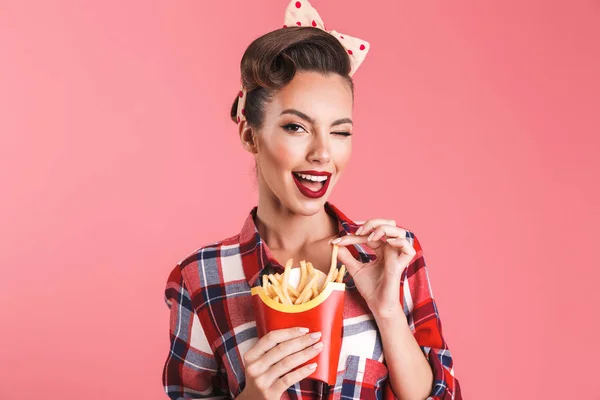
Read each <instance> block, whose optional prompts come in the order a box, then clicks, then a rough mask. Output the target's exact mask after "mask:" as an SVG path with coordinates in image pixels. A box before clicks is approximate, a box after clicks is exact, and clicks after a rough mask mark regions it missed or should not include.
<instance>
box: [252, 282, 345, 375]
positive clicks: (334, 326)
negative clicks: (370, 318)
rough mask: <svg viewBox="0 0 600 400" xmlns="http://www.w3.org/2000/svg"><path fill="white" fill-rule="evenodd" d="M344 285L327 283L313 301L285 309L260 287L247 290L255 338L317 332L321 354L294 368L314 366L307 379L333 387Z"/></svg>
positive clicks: (336, 365) (341, 319)
mask: <svg viewBox="0 0 600 400" xmlns="http://www.w3.org/2000/svg"><path fill="white" fill-rule="evenodd" d="M345 290H346V284H345V283H338V282H328V283H327V285H326V286H325V289H324V290H323V291H322V292H321V293H320V294H319V295H318V296H317V297H315V298H314V299H312V300H310V301H308V302H306V303H304V304H298V305H286V304H281V303H278V302H276V301H275V300H273V299H271V298H270V297H269V296H268V295H267V294H266V293H265V291H264V289H263V287H262V286H256V287H253V288H252V289H251V293H252V301H253V305H254V311H255V314H256V328H257V331H258V337H259V338H261V337H263V336H264V335H265V334H266V333H267V332H270V331H272V330H275V329H285V328H293V327H306V328H308V329H309V330H310V332H321V339H320V341H321V342H323V350H321V352H320V353H319V354H318V355H317V356H316V357H314V358H312V359H310V360H308V361H307V362H306V363H304V364H302V365H300V366H299V367H298V368H300V367H302V366H304V365H307V364H311V363H313V362H316V363H317V368H316V369H315V371H314V372H313V373H312V374H310V375H309V376H308V378H311V379H317V380H320V381H323V382H326V383H327V384H329V385H333V384H335V378H336V374H337V367H338V360H339V356H340V350H341V347H342V334H343V314H344V295H345Z"/></svg>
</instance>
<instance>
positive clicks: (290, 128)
mask: <svg viewBox="0 0 600 400" xmlns="http://www.w3.org/2000/svg"><path fill="white" fill-rule="evenodd" d="M296 128H300V129H302V130H304V128H303V127H301V126H300V125H298V124H287V125H284V126H283V129H285V130H286V131H289V132H293V133H299V131H297V130H296Z"/></svg>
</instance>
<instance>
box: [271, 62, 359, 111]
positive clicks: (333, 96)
mask: <svg viewBox="0 0 600 400" xmlns="http://www.w3.org/2000/svg"><path fill="white" fill-rule="evenodd" d="M268 108H270V110H269V111H271V112H274V113H277V115H279V113H280V112H281V111H283V110H285V109H288V108H295V109H297V110H299V111H302V112H304V113H305V114H308V115H309V116H311V117H313V118H315V119H316V120H319V119H337V118H342V117H351V114H352V91H351V90H350V85H349V84H348V82H347V81H346V80H345V79H344V78H343V77H341V76H339V75H338V74H329V75H323V74H321V73H318V72H304V71H303V72H298V73H296V75H295V76H294V78H293V79H292V80H291V81H290V83H288V84H287V85H286V86H285V87H284V88H282V89H281V90H279V91H278V92H277V93H276V94H275V96H274V97H273V101H272V102H271V104H270V106H269V107H268Z"/></svg>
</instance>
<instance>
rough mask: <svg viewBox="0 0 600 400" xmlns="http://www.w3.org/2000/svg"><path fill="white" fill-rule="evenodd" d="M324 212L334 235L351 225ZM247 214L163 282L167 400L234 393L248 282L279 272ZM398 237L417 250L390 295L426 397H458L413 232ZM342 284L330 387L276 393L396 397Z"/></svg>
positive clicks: (362, 252) (360, 306)
mask: <svg viewBox="0 0 600 400" xmlns="http://www.w3.org/2000/svg"><path fill="white" fill-rule="evenodd" d="M325 209H326V211H327V212H328V213H329V214H330V215H332V216H334V217H335V218H336V219H337V220H338V227H339V229H340V234H341V235H346V234H350V233H354V232H355V231H356V230H357V229H358V225H357V224H355V223H354V222H352V221H351V220H350V219H348V218H347V217H346V216H345V215H344V214H342V213H341V212H340V211H339V210H338V209H337V208H336V207H335V206H334V205H332V204H331V203H326V204H325ZM256 211H257V207H254V208H253V209H252V211H251V212H250V215H249V216H248V217H247V219H246V222H245V223H244V226H243V227H242V230H241V232H240V233H239V234H237V235H236V236H233V237H231V238H228V239H225V240H222V241H220V242H217V243H214V244H210V245H207V246H205V247H202V248H200V249H198V250H196V251H195V252H193V253H192V254H191V255H189V256H188V257H186V258H185V259H184V260H183V261H181V262H180V263H178V264H177V265H176V266H175V268H174V269H173V270H172V272H171V274H170V276H169V278H168V281H167V285H166V290H165V300H166V302H167V305H168V306H169V309H170V343H171V345H170V349H169V356H168V358H167V361H166V363H165V366H164V369H163V377H162V378H163V385H164V389H165V392H166V393H167V394H168V395H169V397H170V398H171V399H203V398H210V399H232V398H235V397H237V396H238V395H239V394H240V392H241V391H242V390H243V389H244V386H245V375H244V362H243V355H244V354H245V352H246V351H248V350H249V349H250V348H251V347H252V346H254V344H255V343H256V342H257V341H258V338H257V331H256V321H255V315H254V311H253V308H252V301H251V294H250V288H251V287H253V286H257V285H260V283H261V277H262V275H263V274H264V273H275V272H283V266H282V265H281V264H279V263H278V262H277V261H276V260H275V259H274V257H273V255H272V253H271V252H270V250H269V248H268V247H267V245H266V244H265V242H264V241H263V240H262V239H261V237H260V235H259V234H258V230H257V229H256V225H255V223H254V219H255V217H256ZM407 237H408V238H409V241H410V242H411V244H412V245H413V247H414V248H415V250H416V252H417V254H416V255H415V257H414V258H413V260H412V261H411V263H410V264H409V265H408V267H407V268H405V270H404V271H403V273H402V279H401V292H400V293H401V295H400V301H401V304H402V306H403V309H404V313H405V315H406V318H407V320H408V323H409V325H410V329H411V331H412V332H413V333H414V336H415V338H416V340H417V342H418V343H419V345H420V347H421V349H422V350H423V353H424V354H425V356H426V358H427V360H428V361H429V364H430V365H431V368H432V371H433V376H434V382H433V386H432V389H431V394H430V397H428V399H430V400H434V399H435V400H438V399H439V400H441V399H443V400H451V399H453V400H459V399H462V397H461V392H460V386H459V383H458V381H457V380H456V379H455V377H454V369H453V361H452V355H451V353H450V350H449V349H448V345H447V344H446V341H445V340H444V338H443V336H442V325H441V321H440V318H439V314H438V311H437V307H436V304H435V301H434V300H433V297H432V292H431V285H430V282H429V278H428V273H427V268H426V266H425V260H424V258H423V252H422V249H421V245H420V244H419V241H418V240H417V238H416V237H415V235H414V233H412V232H410V231H408V233H407ZM348 249H349V250H350V252H351V253H352V254H353V256H354V257H355V258H357V259H358V260H360V261H361V262H368V261H371V260H373V259H375V255H374V253H373V252H372V250H371V249H369V248H368V247H366V246H361V245H359V244H357V245H351V246H349V247H348ZM338 266H339V265H338ZM343 281H344V282H345V283H346V292H345V293H346V295H345V296H346V297H345V302H344V316H343V318H344V319H343V326H344V328H343V339H342V349H341V353H340V358H339V363H338V373H337V380H336V383H335V385H328V384H326V383H323V382H320V381H316V380H312V379H304V380H302V381H300V382H299V383H297V384H295V385H294V386H291V387H290V388H289V389H288V390H287V392H286V393H284V394H283V395H282V397H281V399H396V397H395V396H394V394H393V392H392V390H391V388H390V385H389V380H388V369H387V366H386V364H385V359H384V353H383V348H382V343H381V337H380V335H379V332H378V330H377V325H376V323H375V320H374V319H373V315H372V314H371V312H370V311H369V308H368V307H367V305H366V303H365V302H364V300H363V299H362V297H361V296H360V295H359V293H358V291H357V289H356V287H355V286H354V282H353V281H352V278H351V277H350V274H348V273H346V275H345V277H344V280H343Z"/></svg>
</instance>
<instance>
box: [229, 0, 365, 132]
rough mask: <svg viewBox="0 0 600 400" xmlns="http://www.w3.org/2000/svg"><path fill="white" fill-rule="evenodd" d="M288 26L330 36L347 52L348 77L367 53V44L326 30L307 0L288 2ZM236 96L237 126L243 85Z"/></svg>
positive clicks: (241, 112) (242, 117)
mask: <svg viewBox="0 0 600 400" xmlns="http://www.w3.org/2000/svg"><path fill="white" fill-rule="evenodd" d="M288 26H310V27H313V28H319V29H322V30H324V31H325V32H328V33H330V34H332V35H333V36H334V37H335V38H336V39H337V40H339V42H340V43H341V44H342V46H344V48H345V49H346V51H347V52H348V57H350V65H351V70H350V76H352V75H354V73H355V72H356V70H357V69H358V67H359V66H360V64H361V63H362V62H363V61H364V59H365V57H366V56H367V53H368V52H369V47H370V46H369V42H367V41H365V40H362V39H359V38H356V37H353V36H350V35H347V34H345V33H340V32H337V31H335V30H331V31H328V30H326V29H325V24H324V23H323V20H322V19H321V16H320V15H319V13H318V12H317V10H316V9H315V8H314V7H313V6H312V4H310V2H309V1H308V0H291V1H290V2H289V4H288V6H287V8H286V9H285V18H284V22H283V27H284V28H287V27H288ZM238 95H239V97H240V99H239V100H238V109H237V122H238V124H239V123H240V122H242V121H243V120H245V119H246V118H245V111H246V110H245V109H244V106H245V104H246V89H245V88H244V86H243V85H241V86H240V91H239V93H238Z"/></svg>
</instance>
